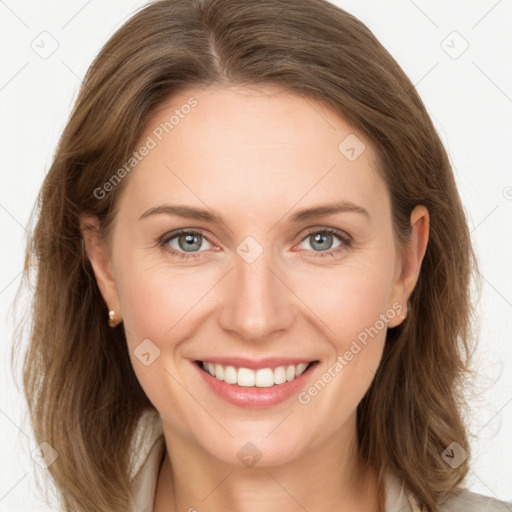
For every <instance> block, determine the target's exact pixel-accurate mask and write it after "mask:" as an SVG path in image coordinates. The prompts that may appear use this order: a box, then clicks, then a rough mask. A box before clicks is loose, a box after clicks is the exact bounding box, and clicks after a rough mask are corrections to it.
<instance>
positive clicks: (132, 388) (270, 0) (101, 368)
mask: <svg viewBox="0 0 512 512" xmlns="http://www.w3.org/2000/svg"><path fill="white" fill-rule="evenodd" d="M211 83H218V84H221V85H222V84H234V85H242V86H244V85H247V86H258V85H277V86H279V87H282V88H283V89H284V90H286V91H290V92H294V93H296V94H299V95H301V96H303V97H306V98H311V99H314V100H317V101H320V102H323V104H325V105H327V106H328V107H329V108H331V109H332V110H333V111H335V112H337V113H338V114H339V115H340V116H341V117H342V118H344V119H345V120H346V121H347V122H348V123H349V124H351V125H352V126H353V127H354V128H355V129H356V130H358V132H359V133H361V134H362V135H363V136H365V137H366V138H367V140H368V141H369V142H370V143H371V144H372V145H373V147H374V148H375V150H376V152H377V155H378V159H379V172H380V173H381V175H382V176H383V178H384V179H385V181H386V183H387V186H388V188H389V191H390V195H391V202H392V223H393V230H394V234H395V238H396V240H397V243H398V244H399V247H403V246H404V244H405V243H406V242H407V240H408V237H409V235H410V213H411V211H412V209H413V208H414V206H416V205H418V204H423V205H425V206H426V207H427V208H428V210H429V213H430V239H429V243H428V246H427V250H426V254H425V257H424V260H423V264H422V268H421V273H420V276H419V280H418V282H417V285H416V287H415V289H414V291H413V293H412V295H411V296H410V299H409V310H408V311H409V314H408V318H407V319H406V320H405V321H404V323H402V324H400V325H399V326H397V327H396V328H393V329H390V330H388V333H387V339H386V344H385V348H384V353H383V358H382V362H381V364H380V366H379V368H378V371H377V373H376V375H375V378H374V380H373V382H372V384H371V387H370V388H369V390H368V392H367V393H366V395H365V396H364V398H363V399H362V401H361V402H360V404H359V405H358V410H357V429H358V444H359V449H360V456H361V459H362V460H364V461H366V463H367V464H371V465H372V466H373V467H375V468H376V469H377V470H378V471H379V472H380V475H381V476H382V474H383V472H384V471H386V470H391V471H393V472H394V473H395V474H396V475H398V476H399V477H400V478H402V479H403V480H404V481H405V483H406V485H407V486H409V488H410V489H411V490H412V491H413V492H414V493H415V494H416V496H417V498H418V499H419V501H420V502H421V504H423V505H425V506H426V507H427V508H428V510H431V511H434V512H435V511H437V510H439V508H438V504H439V503H440V502H441V501H442V499H443V498H444V497H445V496H447V495H448V493H449V492H450V491H452V490H453V489H455V488H456V487H457V486H458V485H459V484H460V483H461V482H462V481H463V479H464V477H465V476H466V473H467V472H468V463H469V459H467V460H465V461H464V462H463V463H462V464H461V465H460V466H459V467H458V468H456V469H453V468H452V467H451V466H450V465H448V464H447V463H446V462H445V461H444V460H443V458H442V457H441V453H442V452H443V450H445V448H446V447H447V446H448V445H450V443H452V442H453V441H456V442H457V443H458V444H459V445H461V446H462V447H463V448H464V450H466V451H467V452H468V453H469V451H470V448H469V444H468V438H467V432H466V426H465V423H464V421H463V415H464V411H465V408H466V407H467V404H466V402H465V401H464V397H463V387H462V384H463V383H464V379H465V378H466V377H467V374H468V371H469V370H468V368H469V362H470V361H469V359H470V355H471V352H472V350H471V339H472V336H471V333H472V329H471V325H472V315H473V308H474V306H473V305H472V303H471V300H470V283H471V277H472V276H474V277H478V269H477V266H476V259H475V255H474V253H473V249H472V246H471V241H470V235H469V230H468V226H467V221H466V218H465V214H464V210H463V207H462V205H461V200H460V198H459V195H458V192H457V189H456V184H455V181H454V176H453V173H452V170H451V166H450V163H449V159H448V157H447V154H446V152H445V149H444V147H443V145H442V142H441V140H440V138H439V136H438V134H437V133H436V130H435V128H434V126H433V124H432V122H431V120H430V118H429V116H428V113H427V111H426V109H425V106H424V105H423V103H422V101H421V99H420V97H419V96H418V94H417V92H416V89H415V88H414V86H413V84H412V83H411V81H410V80H409V79H408V78H407V76H406V75H405V74H404V72H403V70H402V69H401V68H400V66H399V65H398V64H397V62H396V61H395V60H394V59H393V58H392V57H391V55H390V54H389V53H388V52H387V51H386V50H385V48H384V47H383V46H382V45H381V44H380V43H379V42H378V41H377V39H376V38H375V36H374V35H373V34H372V32H371V31H370V30H369V29H368V28H367V27H366V26H365V25H364V24H363V23H362V22H360V21H359V20H357V19H356V18H355V17H354V16H352V15H350V14H348V13H347V12H345V11H343V10H341V9H339V8H338V7H336V6H334V5H332V4H330V3H328V2H327V1H325V0H294V1H284V0H161V1H157V2H155V3H152V4H150V5H148V6H146V7H144V8H143V9H141V10H140V11H139V12H137V13H136V14H135V15H134V16H133V17H132V18H131V19H130V20H128V22H127V23H125V24H124V25H123V26H122V27H121V28H120V29H119V30H118V31H117V32H116V33H115V34H114V35H113V36H112V38H111V39H110V40H109V41H108V42H107V44H106V45H105V46H104V48H103V49H102V51H101V52H100V54H99V55H98V56H97V58H96V59H95V61H94V62H93V64H92V65H91V67H90V68H89V70H88V71H87V74H86V77H85V79H84V82H83V86H82V88H81V90H80V93H79V95H78V98H77V101H76V104H75V106H74V109H73V111H72V113H71V116H70V119H69V121H68V123H67V125H66V127H65V130H64V132H63V134H62V137H61V139H60V142H59V145H58V149H57V152H56V154H55V157H54V160H53V163H52V165H51V168H50V170H49V172H48V174H47V176H46V178H45V180H44V183H43V186H42V189H41V191H40V195H39V198H38V202H37V205H36V206H37V207H38V209H39V218H38V222H37V225H36V227H35V229H34V231H33V235H32V237H31V239H30V241H29V244H28V246H27V254H26V260H25V277H26V278H27V277H28V276H29V271H30V269H31V267H32V266H35V267H36V268H37V279H36V281H35V290H34V296H33V309H32V311H31V314H32V318H31V319H30V320H31V324H30V325H31V327H30V344H29V347H28V351H27V353H26V356H25V360H24V367H23V371H24V389H25V393H26V396H27V400H28V404H29V411H30V417H31V421H32V425H33V428H34V431H35V436H36V439H37V440H38V442H41V441H47V442H48V443H49V444H50V445H52V446H53V447H54V448H55V449H56V450H57V452H58V453H59V458H58V459H57V460H56V461H55V462H54V463H53V464H52V465H51V466H50V467H49V471H50V473H51V475H52V477H53V479H54V481H55V483H56V485H57V488H58V490H59V492H60V494H61V496H62V499H63V502H64V504H65V507H66V508H67V509H68V510H72V511H88V512H94V511H100V510H101V511H103V510H111V511H118V510H126V508H127V506H128V503H129V483H130V482H129V477H128V466H129V458H128V448H129V441H130V438H131V435H132V433H133V430H134V427H135V424H136V421H137V419H138V418H139V417H140V415H141V413H142V412H143V411H144V410H146V409H148V408H152V407H153V406H152V404H151V403H150V402H149V400H148V398H147V397H146V396H145V394H144V392H143V390H142V388H141V386H140V385H139V383H138V380H137V378H136V376H135V374H134V371H133V369H132V367H131V364H130V360H129V357H128V353H127V348H126V339H125V334H124V331H123V329H122V327H116V328H114V329H111V328H109V326H108V324H107V321H106V318H107V309H106V305H105V303H104V301H103V298H102V296H101V294H100V291H99V289H98V286H97V283H96V280H95V277H94V274H93V271H92V268H91V265H90V263H89V261H88V259H87V257H86V254H85V250H84V242H83V238H82V234H81V232H80V229H79V215H80V214H81V213H82V212H91V213H93V214H95V215H96V216H97V217H98V219H99V220H100V223H101V229H102V232H103V234H104V235H105V237H106V238H107V239H108V236H109V233H110V229H111V226H112V221H113V219H114V218H115V215H116V204H118V199H119V195H120V193H121V192H122V190H123V188H124V187H125V186H126V182H127V180H128V179H129V177H126V178H125V179H123V180H122V181H121V182H120V183H119V185H118V186H116V187H114V189H113V190H112V191H111V192H110V193H109V194H107V195H106V196H105V197H104V198H102V199H101V200H98V199H97V198H96V196H95V194H94V190H95V189H97V188H98V187H102V186H103V185H104V183H105V182H107V181H108V180H109V179H110V178H111V177H112V175H113V174H114V173H115V172H116V170H118V169H119V168H120V167H121V166H122V165H123V163H124V162H126V161H127V160H128V159H129V157H130V155H131V153H132V152H133V150H134V148H135V147H136V143H137V141H138V139H139V138H140V136H141V134H142V131H143V129H144V128H145V126H146V123H147V121H148V119H149V118H150V116H151V114H152V113H153V112H154V111H155V108H157V107H158V106H159V105H161V104H162V102H163V101H165V100H168V99H169V97H171V96H172V95H173V94H176V93H177V92H178V91H182V90H184V89H186V88H188V87H191V86H199V87H206V86H207V85H209V84H211ZM33 214H34V212H33Z"/></svg>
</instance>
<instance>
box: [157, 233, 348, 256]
mask: <svg viewBox="0 0 512 512" xmlns="http://www.w3.org/2000/svg"><path fill="white" fill-rule="evenodd" d="M325 233H329V234H333V235H336V236H337V237H338V238H339V239H340V241H341V242H342V243H341V245H339V246H338V247H336V248H334V249H330V250H328V251H321V252H318V251H311V252H313V253H314V256H313V258H326V257H328V256H332V257H333V258H334V257H335V256H336V254H338V253H339V252H341V251H345V250H347V249H349V248H350V247H351V245H352V238H351V237H350V236H349V235H347V234H346V233H344V232H343V231H340V230H339V229H335V228H328V227H325V228H321V229H318V228H316V229H312V230H311V231H309V232H308V233H306V234H305V235H304V237H303V238H302V239H301V240H300V241H301V242H303V241H304V240H306V238H308V237H310V236H311V235H315V234H325ZM183 234H186V235H201V236H202V237H203V238H206V240H208V242H210V243H212V242H211V241H210V240H209V239H208V237H207V236H205V235H204V234H203V233H202V232H201V231H195V230H188V229H181V230H179V231H174V232H171V233H166V234H165V235H163V236H162V237H161V238H159V239H158V246H159V247H161V248H162V249H163V250H165V251H166V252H168V253H170V254H171V255H172V256H173V257H176V258H178V259H180V260H188V259H194V258H200V257H201V252H204V251H199V252H197V253H185V252H180V251H176V250H174V249H169V248H167V247H166V245H167V244H168V243H169V242H170V241H171V240H172V239H174V238H176V237H178V236H179V235H183Z"/></svg>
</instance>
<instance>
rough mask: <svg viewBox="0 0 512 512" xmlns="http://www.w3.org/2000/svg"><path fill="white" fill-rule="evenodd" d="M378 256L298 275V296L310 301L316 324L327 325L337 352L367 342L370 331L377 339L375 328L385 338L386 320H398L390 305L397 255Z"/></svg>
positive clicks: (383, 254)
mask: <svg viewBox="0 0 512 512" xmlns="http://www.w3.org/2000/svg"><path fill="white" fill-rule="evenodd" d="M377 252H378V251H372V252H371V253H370V252H368V253H366V254H361V256H360V257H357V258H356V257H354V258H352V259H347V262H346V263H345V264H343V263H342V264H340V265H339V266H338V267H336V268H330V269H326V268H319V267H317V268H313V269H312V270H311V271H310V272H308V273H307V275H306V274H299V273H297V274H296V276H295V278H294V286H295V289H296V290H297V294H298V295H299V296H301V297H306V298H307V299H306V300H305V301H304V302H305V303H306V306H307V307H308V308H309V309H310V310H311V311H312V312H314V314H315V316H316V317H317V320H316V324H319V323H323V325H324V329H323V332H325V335H326V337H327V338H328V339H330V340H331V343H332V344H333V345H334V346H335V348H336V349H337V352H344V351H345V350H347V349H348V347H349V346H350V344H351V342H352V340H354V339H358V337H359V339H364V337H365V334H364V333H367V332H368V330H371V331H372V333H374V336H373V337H376V335H375V332H374V329H373V328H374V327H375V328H376V329H377V330H378V331H379V332H381V334H382V336H385V330H386V329H385V327H386V325H387V323H386V319H387V320H388V321H389V320H391V319H392V318H393V317H394V316H395V311H394V309H392V308H390V304H389V299H390V294H391V290H392V283H393V277H394V259H393V257H392V256H393V255H392V254H391V253H390V254H386V253H381V255H380V256H379V257H377V256H376V253H377ZM388 252H390V251H389V250H388ZM383 318H384V320H382V319H383ZM383 322H384V323H383ZM382 336H381V338H382Z"/></svg>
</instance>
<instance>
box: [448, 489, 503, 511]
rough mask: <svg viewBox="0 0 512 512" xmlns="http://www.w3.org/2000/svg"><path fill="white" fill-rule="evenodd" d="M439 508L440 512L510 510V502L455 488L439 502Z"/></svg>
mask: <svg viewBox="0 0 512 512" xmlns="http://www.w3.org/2000/svg"><path fill="white" fill-rule="evenodd" d="M439 508H440V510H441V511H442V512H512V503H510V502H505V501H501V500H498V499H496V498H491V497H489V496H484V495H483V494H477V493H474V492H471V491H469V490H467V489H457V490H456V491H452V492H451V493H450V495H449V496H448V497H446V498H445V499H444V500H443V501H442V502H440V503H439Z"/></svg>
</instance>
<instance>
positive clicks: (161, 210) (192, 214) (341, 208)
mask: <svg viewBox="0 0 512 512" xmlns="http://www.w3.org/2000/svg"><path fill="white" fill-rule="evenodd" d="M344 212H352V213H360V214H362V215H364V216H366V217H367V218H370V214H369V213H368V211H367V210H365V209H364V208H363V207H362V206H359V205H357V204H354V203H352V202H350V201H340V202H336V203H330V204H324V205H319V206H314V207H311V208H305V209H303V210H299V211H297V212H295V213H293V214H292V215H290V216H289V217H288V219H287V221H288V222H293V223H299V222H303V221H305V220H309V219H313V218H316V217H322V216H325V215H332V214H335V213H344ZM159 214H166V215H175V216H178V217H183V218H186V219H195V220H203V221H206V222H211V223H213V224H224V225H225V226H227V225H228V224H227V222H226V220H225V219H224V218H223V217H222V215H221V214H220V213H218V212H215V211H213V210H205V209H202V208H193V207H191V206H185V205H162V206H155V207H153V208H150V209H149V210H147V211H145V212H144V213H143V214H142V215H141V216H140V217H139V219H138V220H142V219H145V218H147V217H149V216H151V215H159Z"/></svg>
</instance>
